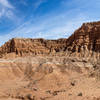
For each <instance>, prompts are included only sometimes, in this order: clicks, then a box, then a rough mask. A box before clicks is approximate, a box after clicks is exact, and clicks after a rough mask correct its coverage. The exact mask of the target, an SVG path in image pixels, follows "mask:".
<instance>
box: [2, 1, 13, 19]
mask: <svg viewBox="0 0 100 100" xmlns="http://www.w3.org/2000/svg"><path fill="white" fill-rule="evenodd" d="M13 9H14V7H13V6H12V5H11V4H10V3H9V2H8V0H0V18H1V17H7V18H8V19H11V18H12V17H13V15H14V13H13Z"/></svg>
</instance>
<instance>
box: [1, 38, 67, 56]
mask: <svg viewBox="0 0 100 100" xmlns="http://www.w3.org/2000/svg"><path fill="white" fill-rule="evenodd" d="M66 42H67V39H59V40H45V39H19V38H13V39H11V40H10V41H8V42H7V43H5V44H4V45H3V46H2V47H1V48H0V54H1V57H2V55H6V54H9V53H15V54H16V55H18V56H26V55H39V54H42V55H43V54H54V53H57V52H59V51H61V50H62V49H63V48H64V47H65V46H66Z"/></svg>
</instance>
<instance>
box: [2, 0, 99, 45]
mask: <svg viewBox="0 0 100 100" xmlns="http://www.w3.org/2000/svg"><path fill="white" fill-rule="evenodd" d="M99 20H100V0H89V1H87V0H0V45H2V44H3V43H4V42H6V41H8V40H9V39H11V38H14V37H22V38H24V37H26V38H46V39H58V38H67V37H68V36H70V35H71V34H72V33H73V32H74V31H75V30H76V29H77V28H78V27H80V26H81V25H82V23H84V22H90V21H99Z"/></svg>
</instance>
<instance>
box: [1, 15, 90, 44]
mask: <svg viewBox="0 0 100 100" xmlns="http://www.w3.org/2000/svg"><path fill="white" fill-rule="evenodd" d="M67 16H68V13H63V14H61V15H55V16H53V17H51V15H49V16H48V15H47V16H43V17H40V18H37V19H35V21H33V20H32V19H31V20H29V21H27V22H25V23H24V24H22V25H20V26H19V27H18V28H16V29H15V30H13V31H11V32H10V33H9V34H7V35H5V36H4V35H3V36H1V37H0V40H1V41H2V42H1V44H3V43H4V42H5V41H7V40H9V39H11V38H13V37H22V38H23V37H26V38H46V39H58V38H67V37H68V36H69V35H70V34H71V33H73V32H74V30H75V29H77V28H78V27H80V26H81V24H82V23H83V22H86V21H89V20H87V16H85V15H77V16H75V18H72V19H70V20H69V19H67V18H68V17H67ZM46 18H47V19H46ZM39 19H42V20H39ZM33 22H34V23H33Z"/></svg>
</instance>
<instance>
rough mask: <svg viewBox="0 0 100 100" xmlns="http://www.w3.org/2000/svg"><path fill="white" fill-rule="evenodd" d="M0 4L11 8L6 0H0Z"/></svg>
mask: <svg viewBox="0 0 100 100" xmlns="http://www.w3.org/2000/svg"><path fill="white" fill-rule="evenodd" d="M0 4H1V5H2V6H4V7H7V8H13V6H12V5H11V4H10V3H9V2H8V0H0Z"/></svg>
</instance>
